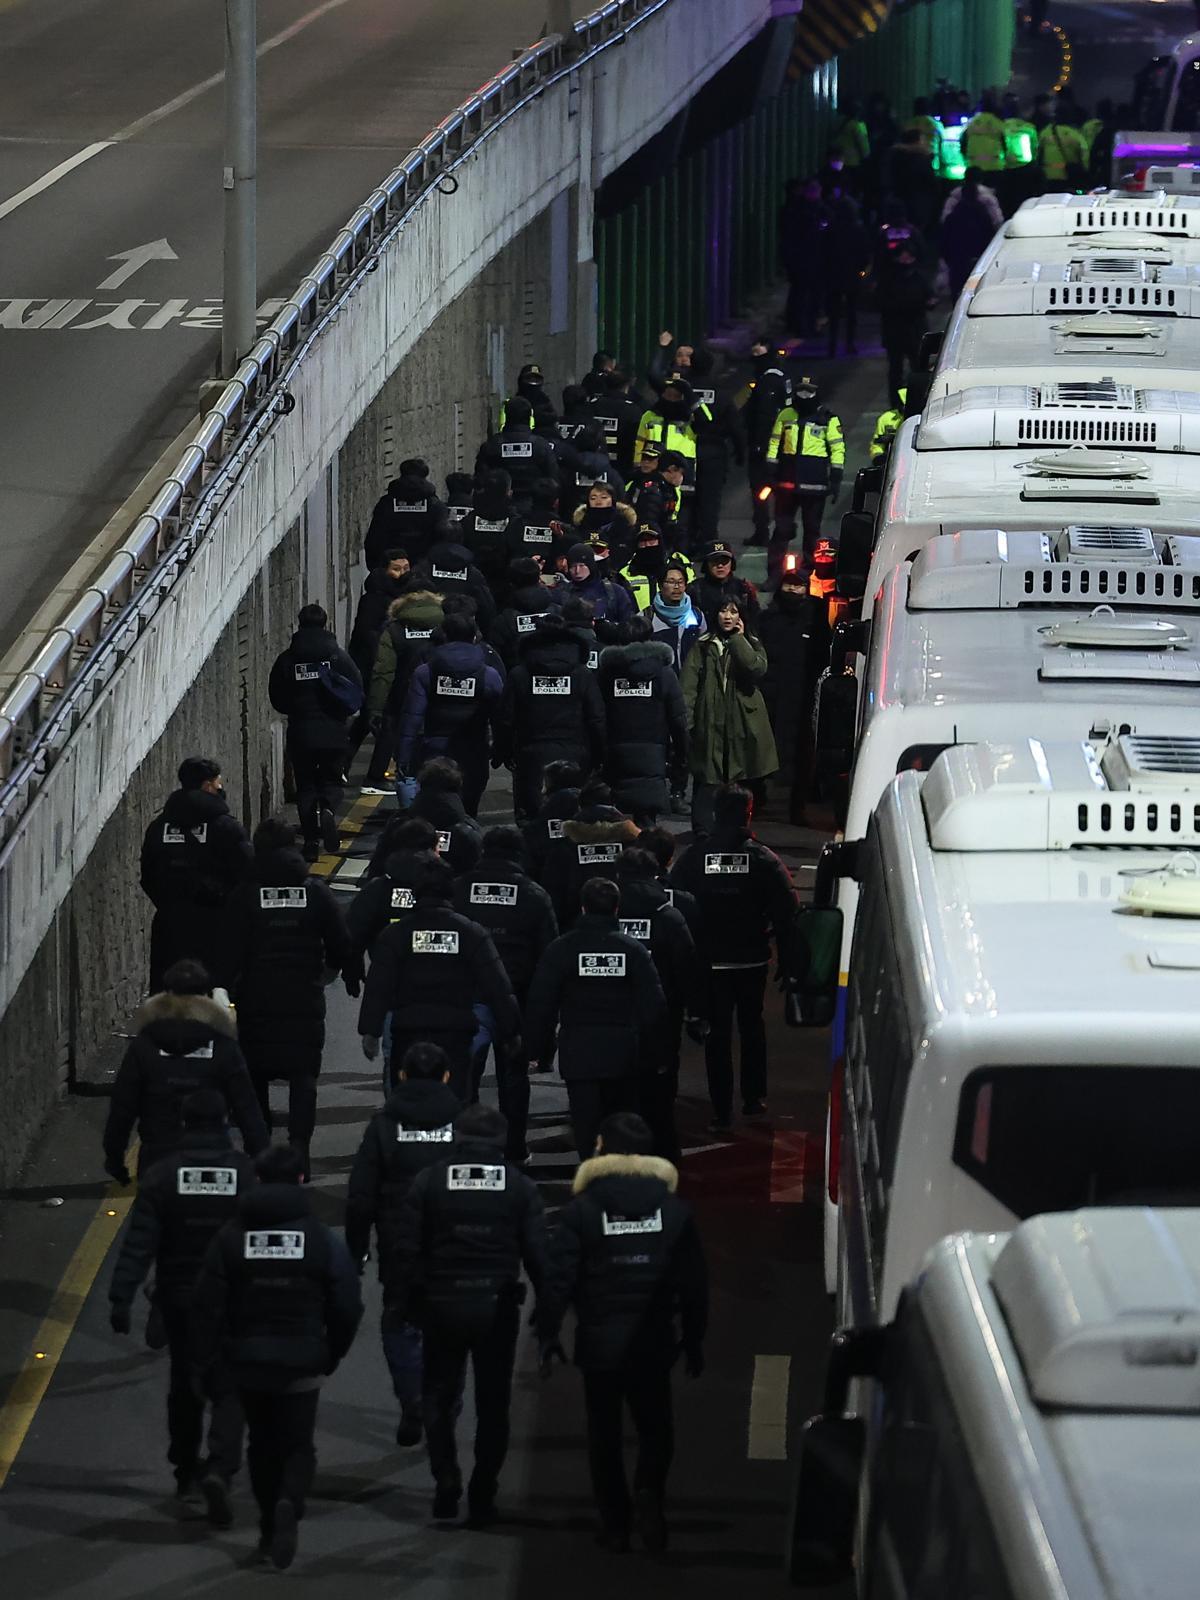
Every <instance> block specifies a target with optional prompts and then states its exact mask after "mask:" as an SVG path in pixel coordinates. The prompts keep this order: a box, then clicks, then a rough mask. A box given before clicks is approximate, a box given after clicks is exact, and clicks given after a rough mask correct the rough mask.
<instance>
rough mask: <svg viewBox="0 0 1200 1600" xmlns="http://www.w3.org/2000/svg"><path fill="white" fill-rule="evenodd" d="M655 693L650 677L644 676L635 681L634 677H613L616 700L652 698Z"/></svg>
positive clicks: (614, 697)
mask: <svg viewBox="0 0 1200 1600" xmlns="http://www.w3.org/2000/svg"><path fill="white" fill-rule="evenodd" d="M653 695H654V685H653V684H652V683H651V682H650V680H649V678H644V679H642V680H641V681H640V682H638V683H635V682H634V681H633V679H632V678H614V679H613V699H614V700H650V699H652V698H653Z"/></svg>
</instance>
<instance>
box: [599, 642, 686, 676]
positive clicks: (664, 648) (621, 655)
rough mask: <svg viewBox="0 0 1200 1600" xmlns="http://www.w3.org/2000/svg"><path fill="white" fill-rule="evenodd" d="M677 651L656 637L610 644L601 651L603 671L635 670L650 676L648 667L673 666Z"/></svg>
mask: <svg viewBox="0 0 1200 1600" xmlns="http://www.w3.org/2000/svg"><path fill="white" fill-rule="evenodd" d="M674 665H675V652H674V651H673V650H672V649H671V646H670V645H669V644H662V643H660V642H659V641H658V640H656V639H635V640H634V641H633V642H632V643H631V644H610V645H609V646H608V648H607V649H606V650H602V651H601V652H600V671H601V672H634V671H635V669H640V670H637V671H636V672H635V676H637V677H648V676H649V675H650V673H649V672H648V670H647V669H648V668H657V667H673V666H674Z"/></svg>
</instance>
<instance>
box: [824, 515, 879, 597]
mask: <svg viewBox="0 0 1200 1600" xmlns="http://www.w3.org/2000/svg"><path fill="white" fill-rule="evenodd" d="M874 548H875V518H874V517H873V516H871V515H870V513H869V512H866V511H847V513H846V515H845V516H844V517H843V518H842V531H841V536H840V538H839V539H838V548H837V565H836V566H835V567H834V578H835V580H836V588H837V592H838V594H839V595H841V597H842V599H843V600H861V599H862V597H863V595H864V594H866V592H867V575H868V573H869V572H870V570H871V552H872V551H873V550H874Z"/></svg>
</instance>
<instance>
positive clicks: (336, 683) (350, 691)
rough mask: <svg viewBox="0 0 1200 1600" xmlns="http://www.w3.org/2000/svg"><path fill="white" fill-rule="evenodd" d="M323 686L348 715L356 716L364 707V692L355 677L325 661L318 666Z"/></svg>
mask: <svg viewBox="0 0 1200 1600" xmlns="http://www.w3.org/2000/svg"><path fill="white" fill-rule="evenodd" d="M317 672H318V675H319V677H320V679H321V687H322V689H324V690H325V693H326V694H327V695H329V697H330V698H331V699H332V700H334V701H335V702H336V703H337V707H338V710H339V711H341V712H342V713H343V714H344V715H345V716H347V717H356V716H357V715H358V713H359V712H360V711H361V710H362V708H363V698H364V697H363V692H362V689H361V688H360V687H359V685H358V684H357V683H355V681H354V679H353V678H348V677H346V675H345V673H344V672H339V671H338V670H337V668H336V667H334V666H327V665H326V663H325V662H324V661H322V662H321V664H320V666H319V667H318V668H317Z"/></svg>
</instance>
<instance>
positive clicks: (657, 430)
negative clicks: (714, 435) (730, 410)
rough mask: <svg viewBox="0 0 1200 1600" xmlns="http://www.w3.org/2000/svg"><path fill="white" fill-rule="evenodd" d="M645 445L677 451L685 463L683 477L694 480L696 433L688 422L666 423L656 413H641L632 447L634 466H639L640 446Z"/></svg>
mask: <svg viewBox="0 0 1200 1600" xmlns="http://www.w3.org/2000/svg"><path fill="white" fill-rule="evenodd" d="M705 409H706V408H705ZM710 416H711V413H710ZM647 444H656V445H657V446H658V448H659V449H660V450H677V451H678V452H679V454H680V455H681V456H682V457H683V459H684V461H685V463H686V467H685V476H686V477H687V479H688V480H689V481H691V480H692V479H694V478H695V476H696V433H695V429H694V428H693V427H692V425H691V423H690V422H668V421H667V420H666V418H665V417H661V416H660V415H659V414H658V412H657V411H643V412H642V420H641V421H640V422H639V423H638V431H637V439H636V440H635V441H634V446H633V464H634V466H641V463H642V446H643V445H647Z"/></svg>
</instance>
